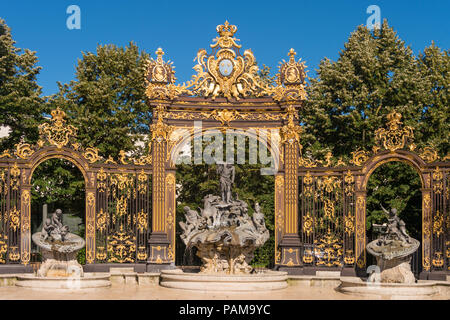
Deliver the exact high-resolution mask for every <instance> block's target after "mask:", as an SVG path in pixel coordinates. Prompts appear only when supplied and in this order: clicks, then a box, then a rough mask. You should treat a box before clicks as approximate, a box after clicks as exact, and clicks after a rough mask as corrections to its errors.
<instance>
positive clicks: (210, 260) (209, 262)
mask: <svg viewBox="0 0 450 320" xmlns="http://www.w3.org/2000/svg"><path fill="white" fill-rule="evenodd" d="M197 248H198V251H197V256H198V257H199V258H200V259H202V261H203V265H202V266H201V268H200V273H218V274H248V273H250V272H251V271H252V270H253V267H251V266H250V265H249V264H250V262H251V260H252V259H253V257H254V254H253V251H255V249H256V248H254V247H253V246H249V247H239V246H225V245H224V244H223V243H210V244H198V245H197Z"/></svg>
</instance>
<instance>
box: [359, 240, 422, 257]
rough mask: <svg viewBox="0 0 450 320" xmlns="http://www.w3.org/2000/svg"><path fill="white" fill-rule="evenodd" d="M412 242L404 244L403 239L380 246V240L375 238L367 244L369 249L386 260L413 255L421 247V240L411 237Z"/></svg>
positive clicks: (371, 252)
mask: <svg viewBox="0 0 450 320" xmlns="http://www.w3.org/2000/svg"><path fill="white" fill-rule="evenodd" d="M411 242H412V243H411V244H409V245H407V246H402V245H401V244H402V242H401V241H393V242H392V243H390V244H389V245H383V246H379V245H378V244H377V243H378V240H374V241H372V242H370V243H369V244H367V251H368V252H369V253H370V254H371V255H373V256H375V257H377V258H383V259H384V260H392V259H402V258H406V257H408V256H410V255H412V254H413V253H414V252H416V251H417V249H419V246H420V242H419V241H418V240H416V239H411Z"/></svg>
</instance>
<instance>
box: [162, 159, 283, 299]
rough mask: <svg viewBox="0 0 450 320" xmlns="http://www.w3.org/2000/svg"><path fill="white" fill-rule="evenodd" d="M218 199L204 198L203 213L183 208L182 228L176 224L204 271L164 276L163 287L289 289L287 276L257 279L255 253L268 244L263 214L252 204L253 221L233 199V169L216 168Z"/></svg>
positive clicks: (240, 202) (243, 205) (171, 272)
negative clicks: (253, 263) (254, 266)
mask: <svg viewBox="0 0 450 320" xmlns="http://www.w3.org/2000/svg"><path fill="white" fill-rule="evenodd" d="M217 173H218V174H219V175H220V193H221V196H217V195H212V194H208V195H207V196H206V197H204V198H203V209H202V208H200V214H199V213H198V212H197V211H196V210H192V209H191V208H189V207H187V206H186V207H184V211H185V218H186V222H180V227H181V229H182V230H183V233H182V235H181V239H182V240H183V242H184V244H185V245H186V247H187V248H192V247H195V248H197V256H198V257H199V258H200V259H201V260H202V263H203V265H202V266H201V268H200V272H199V273H198V274H193V273H189V274H187V273H184V272H183V271H182V270H180V269H176V270H164V271H162V273H161V285H162V286H165V287H171V288H179V289H191V290H232V291H247V290H255V289H259V290H272V289H281V288H284V287H286V286H287V282H286V279H287V273H285V272H275V271H267V272H264V273H256V272H255V270H254V269H253V267H251V265H250V262H251V260H252V259H253V257H254V251H255V250H256V249H257V248H259V247H261V246H263V245H264V243H265V242H266V241H267V240H268V239H269V236H270V235H269V231H268V230H267V228H266V225H265V221H264V214H263V213H262V212H261V207H260V205H259V204H258V203H255V208H254V213H253V216H252V217H250V216H249V214H248V204H247V203H246V202H245V201H243V200H240V199H238V197H237V196H236V198H235V199H233V198H232V185H233V183H234V177H235V168H234V166H233V165H231V164H219V165H218V169H217Z"/></svg>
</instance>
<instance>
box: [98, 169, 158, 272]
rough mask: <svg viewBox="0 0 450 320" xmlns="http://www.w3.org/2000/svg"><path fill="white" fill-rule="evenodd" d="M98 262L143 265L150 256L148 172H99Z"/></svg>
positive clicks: (149, 187)
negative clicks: (148, 241) (148, 245)
mask: <svg viewBox="0 0 450 320" xmlns="http://www.w3.org/2000/svg"><path fill="white" fill-rule="evenodd" d="M96 181H97V184H96V186H97V190H96V194H97V195H96V197H97V208H96V217H95V231H96V233H95V234H96V254H95V261H96V262H97V263H140V262H145V261H146V259H147V256H148V252H147V240H148V235H149V226H150V217H151V202H150V190H151V186H150V175H149V174H148V173H146V172H145V171H144V170H141V171H134V172H120V171H113V170H109V169H104V168H101V169H100V171H98V172H97V176H96Z"/></svg>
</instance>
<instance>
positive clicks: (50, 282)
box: [16, 274, 111, 291]
mask: <svg viewBox="0 0 450 320" xmlns="http://www.w3.org/2000/svg"><path fill="white" fill-rule="evenodd" d="M109 278H110V276H109V275H108V274H107V275H98V274H85V275H84V276H83V277H81V278H80V277H68V278H61V277H45V278H42V277H37V276H34V275H20V276H18V277H17V282H16V286H17V287H22V288H28V289H34V290H42V289H48V290H63V291H66V290H83V289H97V288H107V287H110V286H111V281H110V279H109Z"/></svg>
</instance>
